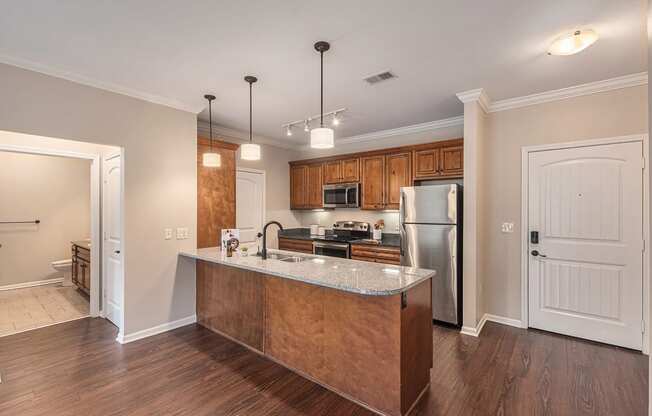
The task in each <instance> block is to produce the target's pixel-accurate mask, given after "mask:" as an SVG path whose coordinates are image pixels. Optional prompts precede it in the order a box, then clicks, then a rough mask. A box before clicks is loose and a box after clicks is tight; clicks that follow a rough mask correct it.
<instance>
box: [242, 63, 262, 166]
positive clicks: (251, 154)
mask: <svg viewBox="0 0 652 416" xmlns="http://www.w3.org/2000/svg"><path fill="white" fill-rule="evenodd" d="M244 80H245V81H247V82H248V83H249V143H245V144H243V145H242V146H240V159H242V160H260V145H258V144H254V142H253V137H252V123H251V119H252V113H253V111H252V98H251V86H252V85H253V83H254V82H256V81H258V78H256V77H254V76H252V75H247V76H246V77H244Z"/></svg>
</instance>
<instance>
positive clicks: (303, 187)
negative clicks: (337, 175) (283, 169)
mask: <svg viewBox="0 0 652 416" xmlns="http://www.w3.org/2000/svg"><path fill="white" fill-rule="evenodd" d="M323 170H324V165H322V164H313V165H292V166H290V208H291V209H310V208H322V207H323V192H322V185H323V183H324V175H323Z"/></svg>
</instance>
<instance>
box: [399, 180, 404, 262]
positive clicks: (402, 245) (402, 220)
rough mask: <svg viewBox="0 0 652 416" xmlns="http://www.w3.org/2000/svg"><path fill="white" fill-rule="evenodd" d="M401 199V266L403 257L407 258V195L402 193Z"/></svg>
mask: <svg viewBox="0 0 652 416" xmlns="http://www.w3.org/2000/svg"><path fill="white" fill-rule="evenodd" d="M400 195H401V199H400V200H399V205H398V224H399V227H400V229H399V232H400V236H401V264H403V256H405V237H406V232H405V193H404V192H403V191H401V192H400Z"/></svg>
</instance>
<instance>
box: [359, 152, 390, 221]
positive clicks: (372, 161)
mask: <svg viewBox="0 0 652 416" xmlns="http://www.w3.org/2000/svg"><path fill="white" fill-rule="evenodd" d="M361 164H362V203H361V204H360V208H362V209H383V208H385V155H377V156H368V157H363V158H362V159H361Z"/></svg>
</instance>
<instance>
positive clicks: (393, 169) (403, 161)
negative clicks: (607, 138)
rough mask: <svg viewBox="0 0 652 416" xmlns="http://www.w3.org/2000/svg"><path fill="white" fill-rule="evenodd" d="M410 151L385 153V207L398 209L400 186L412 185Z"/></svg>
mask: <svg viewBox="0 0 652 416" xmlns="http://www.w3.org/2000/svg"><path fill="white" fill-rule="evenodd" d="M410 156H411V155H410V153H409V152H405V153H394V154H390V155H387V161H386V163H387V172H386V175H385V178H386V179H385V183H386V185H387V189H386V190H385V208H387V209H398V208H399V206H400V200H401V187H403V186H412V166H411V165H410V160H411V157H410Z"/></svg>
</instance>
